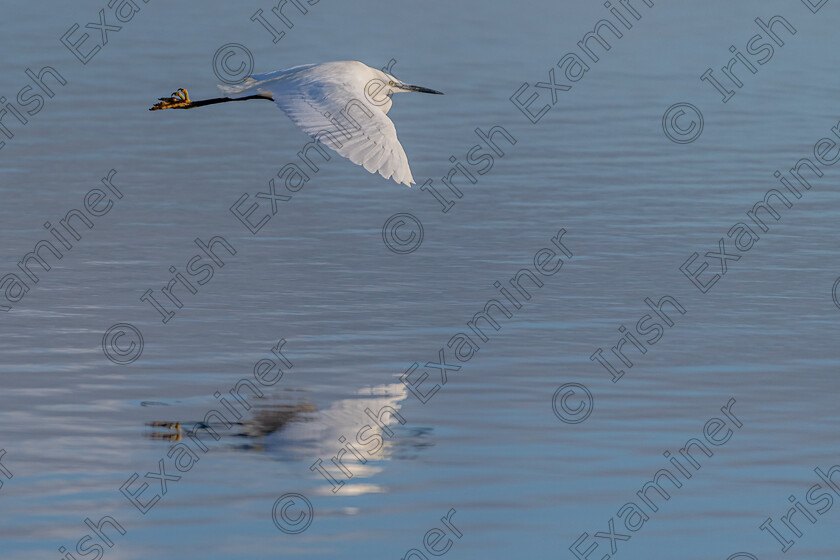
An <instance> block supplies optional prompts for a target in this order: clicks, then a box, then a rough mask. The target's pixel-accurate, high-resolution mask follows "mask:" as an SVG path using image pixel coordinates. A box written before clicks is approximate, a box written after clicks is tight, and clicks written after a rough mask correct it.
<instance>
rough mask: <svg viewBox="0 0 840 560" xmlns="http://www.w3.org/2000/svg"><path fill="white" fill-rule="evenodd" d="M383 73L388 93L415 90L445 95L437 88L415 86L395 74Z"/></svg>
mask: <svg viewBox="0 0 840 560" xmlns="http://www.w3.org/2000/svg"><path fill="white" fill-rule="evenodd" d="M382 74H383V76H384V77H383V81H384V82H385V84H386V87H387V91H388V95H391V94H393V93H407V92H410V91H414V92H417V93H433V94H435V95H443V92H442V91H438V90H436V89H430V88H427V87H422V86H413V85H411V84H406V83H403V82H402V81H400V80H398V79H397V78H395V77H394V76H392V75H390V74H387V73H385V72H382Z"/></svg>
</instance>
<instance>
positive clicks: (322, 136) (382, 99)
mask: <svg viewBox="0 0 840 560" xmlns="http://www.w3.org/2000/svg"><path fill="white" fill-rule="evenodd" d="M219 89H220V90H221V91H222V93H223V94H224V95H226V96H227V97H229V98H231V99H238V98H243V97H249V96H254V95H260V96H262V97H266V98H269V99H272V100H273V101H274V102H275V103H276V104H277V106H278V107H280V108H281V109H282V110H283V111H284V112H285V113H286V115H288V116H289V118H290V119H291V120H292V121H293V122H294V123H295V124H296V125H297V126H298V127H300V129H301V130H303V131H304V132H305V133H307V134H308V135H310V136H311V137H313V138H315V139H316V140H318V141H320V142H321V143H323V144H324V145H326V146H327V147H329V148H330V149H332V150H335V151H336V152H338V154H339V155H341V156H343V157H346V158H348V159H349V160H350V161H352V162H353V163H355V164H358V165H361V166H363V167H364V168H365V169H367V170H368V171H370V172H371V173H379V174H380V175H382V176H383V177H385V178H386V179H393V180H394V181H396V182H397V183H402V184H404V185H408V186H411V185H412V184H413V183H414V178H413V177H412V176H411V169H410V168H409V165H408V158H407V157H406V155H405V151H404V150H403V147H402V145H401V144H400V142H399V140H398V139H397V131H396V129H395V128H394V123H393V122H391V119H389V118H388V116H387V115H388V111H389V110H390V109H391V97H390V96H391V94H393V93H399V92H408V91H421V92H426V93H440V92H436V91H434V90H428V89H426V88H419V87H417V86H409V85H406V84H403V83H402V82H400V81H399V80H397V79H396V78H394V77H393V76H391V75H390V74H387V73H385V72H382V71H381V70H377V69H375V68H371V67H369V66H367V65H365V64H362V63H361V62H356V61H345V62H326V63H323V64H307V65H304V66H295V67H294V68H289V69H287V70H278V71H276V72H269V73H267V74H255V75H253V76H250V77H248V78H246V80H245V81H244V82H243V83H242V84H239V85H236V86H219Z"/></svg>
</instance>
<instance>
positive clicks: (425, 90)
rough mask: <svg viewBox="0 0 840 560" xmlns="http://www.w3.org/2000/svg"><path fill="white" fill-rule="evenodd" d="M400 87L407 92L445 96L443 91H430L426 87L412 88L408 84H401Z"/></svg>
mask: <svg viewBox="0 0 840 560" xmlns="http://www.w3.org/2000/svg"><path fill="white" fill-rule="evenodd" d="M400 87H401V88H402V89H404V90H406V91H416V92H418V93H434V94H435V95H443V92H442V91H438V90H436V89H429V88H426V87H420V86H412V85H408V84H401V85H400Z"/></svg>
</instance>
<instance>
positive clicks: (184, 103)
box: [149, 88, 192, 111]
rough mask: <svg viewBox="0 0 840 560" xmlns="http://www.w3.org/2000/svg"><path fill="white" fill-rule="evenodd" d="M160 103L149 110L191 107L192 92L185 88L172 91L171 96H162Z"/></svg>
mask: <svg viewBox="0 0 840 560" xmlns="http://www.w3.org/2000/svg"><path fill="white" fill-rule="evenodd" d="M159 101H160V103H157V104H155V105H154V106H153V107H151V108H150V109H149V111H159V110H161V109H189V107H190V105H192V101H190V94H189V93H187V90H185V89H184V88H181V89H179V90H178V91H174V92H172V95H171V96H170V97H161V98H160V100H159Z"/></svg>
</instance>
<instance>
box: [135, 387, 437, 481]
mask: <svg viewBox="0 0 840 560" xmlns="http://www.w3.org/2000/svg"><path fill="white" fill-rule="evenodd" d="M294 393H295V392H294V391H287V392H284V393H283V397H282V398H283V399H284V400H286V401H291V402H273V403H270V404H269V403H266V404H262V403H261V402H260V401H267V400H268V399H259V400H255V401H252V402H253V405H252V408H251V415H250V417H248V418H245V419H242V420H241V421H239V422H233V426H232V427H230V428H226V427H225V426H224V425H222V424H216V423H212V424H209V425H208V424H205V423H204V422H203V421H198V422H187V421H171V420H170V421H156V422H149V423H147V426H149V428H151V429H150V430H148V431H147V432H146V435H147V436H148V437H150V438H152V439H156V440H162V441H166V442H170V443H174V442H179V441H181V440H182V439H184V438H188V435H189V434H190V433H195V431H196V430H203V429H208V428H210V429H212V430H214V431H215V432H217V433H218V434H220V435H223V436H226V437H225V438H224V439H223V440H221V441H223V442H225V443H224V444H223V445H225V446H226V447H227V448H229V449H234V450H239V451H256V452H264V453H268V454H270V455H272V456H273V457H275V458H277V459H278V460H283V461H306V462H308V463H312V461H315V460H316V459H319V458H321V459H323V462H324V465H325V466H326V467H328V468H329V469H331V470H333V471H336V474H337V475H338V473H340V471H338V469H336V468H335V467H333V464H334V463H331V462H330V460H331V458H333V457H335V456H339V457H341V456H342V455H343V456H344V459H343V461H342V462H343V465H346V468H347V469H349V470H351V471H352V474H353V477H352V478H368V477H370V476H372V475H374V474H376V473H378V472H379V471H380V470H381V468H380V467H379V466H377V464H376V463H377V462H381V461H384V460H389V459H401V460H411V459H415V458H417V456H418V454H419V453H420V452H421V450H423V449H425V448H427V447H430V446H431V445H433V443H432V442H431V438H430V434H431V428H425V427H411V426H409V425H408V423H407V421H406V419H405V417H404V416H403V415H402V414H401V413H400V412H399V411H400V409H401V405H402V403H403V402H404V401H405V399H406V397H407V392H406V389H405V386H404V385H403V384H402V383H397V384H390V385H378V386H375V387H369V388H365V389H361V390H359V391H358V392H357V393H356V395H354V396H353V397H351V398H347V399H341V400H337V401H334V402H333V403H331V404H329V406H327V407H325V408H323V409H318V407H316V406H315V405H314V404H313V403H312V402H310V401H309V400H308V399H306V398H296V399H295V400H293V401H292V399H293V398H294V397H291V396H290V395H293V394H294ZM404 424H405V425H404ZM234 438H235V439H236V440H238V441H233V440H234ZM205 439H207V438H205ZM342 449H344V450H345V451H344V453H342V451H341V450H342ZM356 457H361V458H363V459H364V461H360V460H358V459H357V458H356ZM355 486H356V488H355V490H351V488H350V485H348V486H346V487H345V488H344V489H343V490H344V492H342V493H350V492H355V493H367V492H369V491H379V490H377V489H376V488H375V487H373V486H371V485H355ZM365 488H367V490H366V489H365ZM348 490H350V492H346V491H348Z"/></svg>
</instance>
